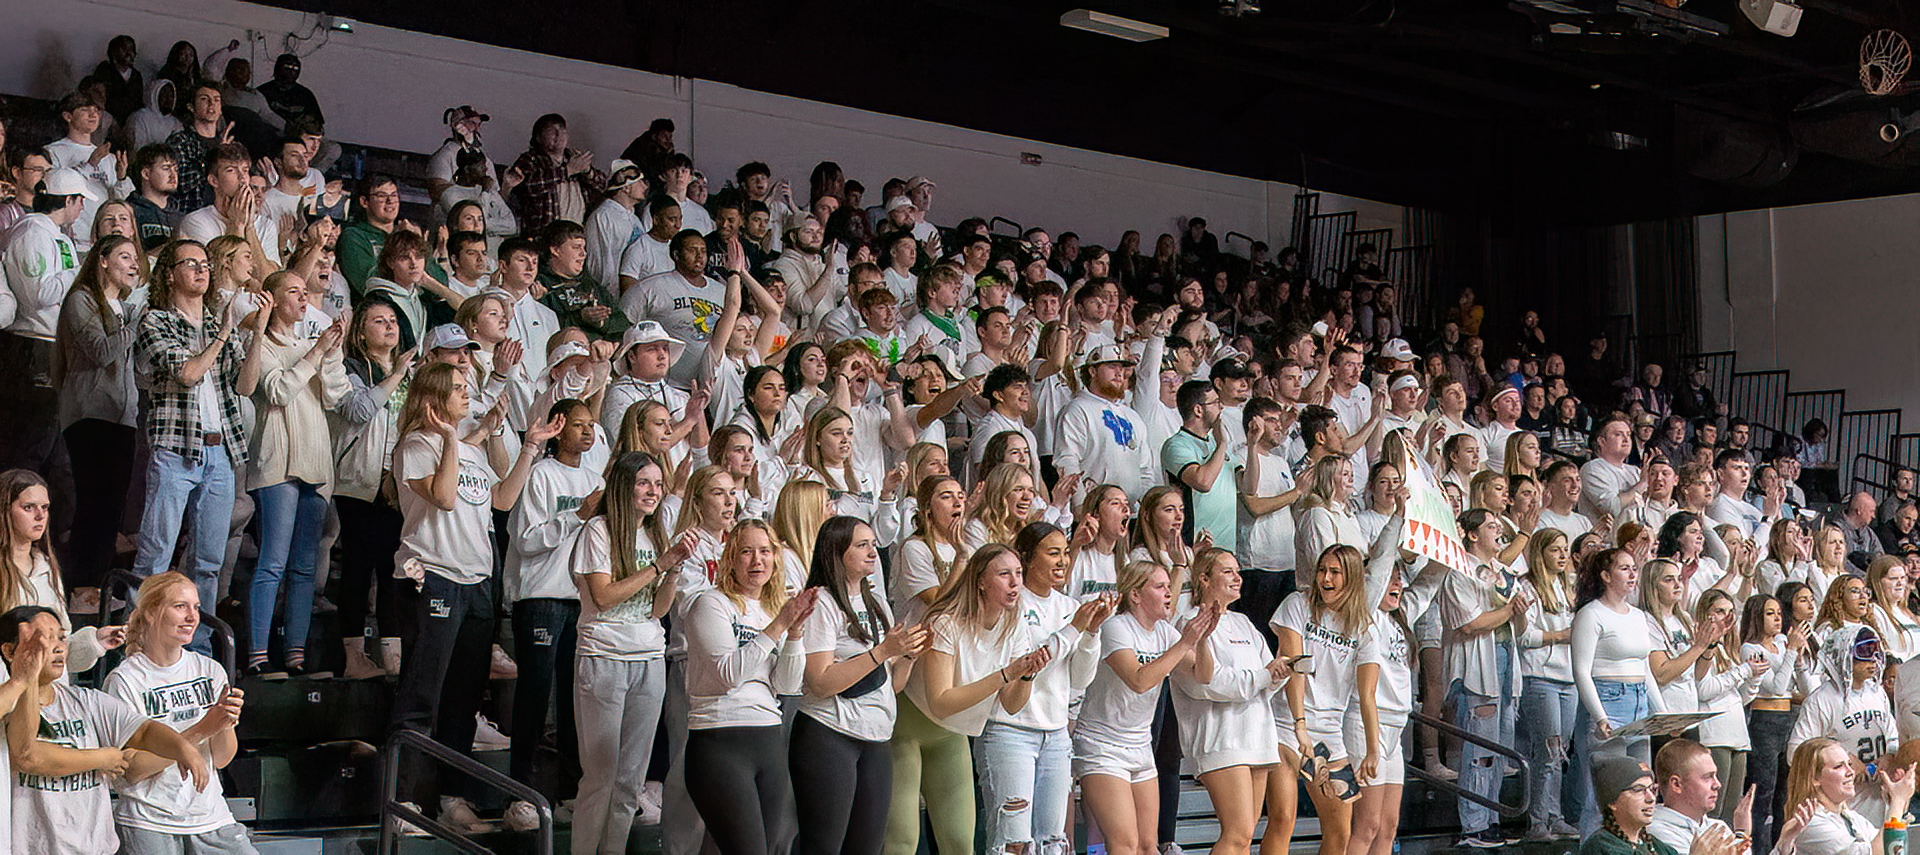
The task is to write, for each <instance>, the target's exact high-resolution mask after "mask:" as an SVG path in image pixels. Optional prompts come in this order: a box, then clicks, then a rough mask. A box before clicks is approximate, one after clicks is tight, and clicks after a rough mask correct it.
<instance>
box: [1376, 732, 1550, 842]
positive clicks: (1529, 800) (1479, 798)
mask: <svg viewBox="0 0 1920 855" xmlns="http://www.w3.org/2000/svg"><path fill="white" fill-rule="evenodd" d="M1407 719H1408V720H1409V722H1411V723H1413V724H1422V725H1426V726H1427V727H1431V728H1433V729H1434V730H1438V731H1440V732H1441V733H1444V734H1446V735H1448V736H1451V737H1454V738H1455V739H1459V740H1460V741H1462V742H1470V743H1473V744H1474V745H1478V746H1480V747H1481V748H1484V749H1486V750H1488V751H1491V752H1493V753H1495V754H1498V755H1500V756H1501V757H1505V758H1507V759H1508V760H1511V761H1513V762H1514V763H1515V764H1516V765H1518V766H1519V767H1520V803H1519V804H1517V805H1510V804H1507V803H1506V802H1503V801H1500V800H1498V799H1490V798H1487V797H1486V796H1483V795H1480V794H1479V793H1473V792H1468V791H1467V790H1465V789H1464V788H1462V787H1461V786H1460V785H1459V784H1456V783H1454V782H1452V781H1448V780H1445V779H1442V778H1439V777H1436V776H1434V775H1431V774H1428V773H1427V770H1426V769H1424V768H1421V767H1420V766H1419V765H1417V764H1414V763H1408V764H1407V774H1408V775H1411V776H1413V777H1415V778H1419V779H1420V780H1421V781H1423V782H1425V783H1426V785H1427V786H1429V787H1433V788H1434V789H1437V790H1441V791H1444V792H1449V793H1452V794H1454V795H1455V796H1457V797H1459V798H1463V799H1466V800H1467V801H1470V802H1473V803H1474V804H1477V805H1479V806H1481V807H1484V808H1486V809H1488V810H1490V811H1493V812H1494V813H1497V814H1500V815H1501V816H1504V817H1506V818H1508V819H1513V818H1515V817H1519V816H1525V815H1526V813H1527V808H1529V807H1532V806H1533V767H1532V764H1530V763H1528V762H1527V758H1526V757H1523V756H1521V754H1520V752H1518V751H1515V750H1513V749H1511V748H1508V747H1507V746H1505V745H1501V744H1500V743H1498V742H1495V741H1493V740H1491V739H1487V738H1486V737H1483V736H1480V735H1478V734H1475V733H1471V732H1469V731H1467V730H1465V729H1462V728H1460V727H1458V726H1456V725H1454V724H1453V723H1452V722H1448V721H1442V720H1440V719H1437V718H1434V717H1433V716H1430V715H1427V714H1426V713H1423V712H1419V711H1415V712H1411V713H1408V714H1407Z"/></svg>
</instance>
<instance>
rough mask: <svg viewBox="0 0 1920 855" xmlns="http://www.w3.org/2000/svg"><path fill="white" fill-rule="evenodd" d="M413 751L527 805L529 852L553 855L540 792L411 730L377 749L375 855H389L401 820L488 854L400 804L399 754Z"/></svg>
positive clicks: (549, 818) (548, 812)
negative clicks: (535, 823) (534, 822)
mask: <svg viewBox="0 0 1920 855" xmlns="http://www.w3.org/2000/svg"><path fill="white" fill-rule="evenodd" d="M402 748H413V749H416V750H418V751H419V752H420V753H422V754H425V755H427V756H428V757H431V758H433V759H435V760H438V761H440V762H442V763H445V764H447V765H448V766H452V767H453V768H455V769H457V770H459V771H461V772H465V773H466V774H468V775H472V776H473V777H474V778H476V779H478V780H479V781H480V782H481V783H483V784H488V785H491V786H493V787H495V788H497V789H500V790H504V791H506V793H507V794H508V795H510V796H513V797H514V798H516V799H519V800H520V801H523V802H526V803H528V804H531V805H533V807H534V810H535V811H537V812H538V813H539V815H540V828H539V829H537V831H536V833H535V835H534V838H533V839H534V851H535V852H536V853H538V855H553V806H552V805H551V804H549V803H548V802H547V797H546V796H543V795H541V794H540V791H538V790H535V789H534V788H532V787H529V786H527V785H526V784H522V783H520V782H519V781H516V780H514V779H513V778H511V777H508V776H507V775H506V774H505V773H502V772H499V771H497V770H495V769H494V768H493V767H491V766H487V765H485V764H483V763H481V762H480V761H478V760H475V759H473V758H472V757H468V756H467V755H465V754H461V753H460V752H458V751H455V750H453V749H452V748H448V747H447V746H445V745H442V744H440V743H439V742H436V741H435V740H434V739H433V737H431V736H428V735H426V734H424V733H421V732H419V731H417V730H401V731H397V732H395V733H394V734H393V736H392V738H390V739H388V740H387V745H386V747H385V748H383V749H381V751H380V754H381V763H382V768H381V775H380V844H379V849H378V852H379V855H394V852H395V850H396V846H397V844H398V843H399V838H400V829H399V823H398V822H396V820H406V821H407V822H410V823H413V824H414V825H416V826H419V827H420V829H421V830H423V831H425V832H426V833H427V834H429V835H432V836H433V837H434V839H436V840H440V841H443V842H445V843H448V844H450V845H452V846H454V847H455V848H457V849H460V850H461V851H463V852H471V853H473V855H491V853H492V852H493V850H491V849H488V848H487V847H485V846H481V845H480V844H478V843H475V842H473V841H472V840H471V839H469V838H468V837H467V835H465V834H463V833H461V832H459V831H456V830H454V828H453V827H452V826H449V825H446V824H444V823H442V822H440V821H439V820H434V819H428V818H427V817H426V815H425V814H422V813H421V812H420V811H419V810H417V809H415V808H412V807H409V806H407V805H405V804H402V803H401V802H400V799H399V794H400V750H401V749H402Z"/></svg>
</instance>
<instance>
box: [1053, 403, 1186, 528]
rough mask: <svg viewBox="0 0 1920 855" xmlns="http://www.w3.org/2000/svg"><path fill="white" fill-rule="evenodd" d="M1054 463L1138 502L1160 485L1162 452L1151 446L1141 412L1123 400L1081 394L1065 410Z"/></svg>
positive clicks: (1060, 469) (1063, 410)
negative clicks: (1147, 441) (1143, 429)
mask: <svg viewBox="0 0 1920 855" xmlns="http://www.w3.org/2000/svg"><path fill="white" fill-rule="evenodd" d="M1057 424H1058V430H1059V435H1058V437H1057V441H1056V442H1055V445H1054V451H1053V465H1054V468H1055V469H1056V470H1058V471H1060V472H1078V473H1080V474H1081V475H1083V476H1085V478H1086V483H1088V484H1090V485H1097V484H1112V485H1114V486H1116V487H1119V488H1120V489H1121V490H1124V491H1126V494H1127V498H1129V499H1132V500H1134V501H1136V502H1137V501H1139V500H1140V496H1141V495H1142V494H1144V493H1146V492H1147V488H1149V487H1152V486H1153V485H1155V484H1157V483H1159V481H1160V473H1159V469H1160V466H1159V460H1158V457H1159V455H1158V454H1157V452H1158V449H1151V448H1148V446H1147V443H1146V437H1144V436H1143V435H1142V431H1141V427H1142V422H1141V419H1140V414H1139V413H1136V412H1134V411H1133V408H1132V407H1129V406H1127V405H1126V404H1123V403H1120V402H1119V401H1109V400H1107V399H1106V398H1102V397H1100V396H1098V395H1095V394H1093V393H1092V392H1082V393H1080V396H1079V397H1077V398H1074V399H1073V400H1072V401H1071V402H1069V403H1068V404H1067V406H1066V407H1065V408H1064V409H1062V410H1061V411H1060V417H1059V421H1058V423H1057Z"/></svg>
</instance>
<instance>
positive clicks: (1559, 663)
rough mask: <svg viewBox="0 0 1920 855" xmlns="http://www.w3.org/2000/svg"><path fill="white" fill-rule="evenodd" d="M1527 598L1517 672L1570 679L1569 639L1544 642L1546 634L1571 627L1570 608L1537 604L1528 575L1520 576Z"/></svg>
mask: <svg viewBox="0 0 1920 855" xmlns="http://www.w3.org/2000/svg"><path fill="white" fill-rule="evenodd" d="M1520 584H1521V585H1523V586H1525V588H1526V591H1527V593H1528V594H1529V595H1530V599H1531V602H1530V603H1529V604H1528V605H1527V614H1526V630H1525V631H1524V632H1522V633H1520V674H1521V676H1523V677H1538V678H1540V679H1543V680H1557V681H1559V682H1562V683H1571V682H1573V642H1572V639H1568V640H1567V641H1562V642H1559V643H1556V644H1548V643H1547V641H1546V634H1547V633H1549V632H1559V631H1561V630H1567V629H1572V628H1573V610H1572V608H1571V607H1570V606H1571V604H1569V608H1567V609H1566V610H1564V611H1559V612H1550V611H1547V610H1546V608H1545V607H1544V606H1542V605H1540V592H1539V589H1538V588H1537V587H1535V586H1534V584H1533V580H1532V579H1522V580H1521V581H1520Z"/></svg>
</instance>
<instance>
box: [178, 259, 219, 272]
mask: <svg viewBox="0 0 1920 855" xmlns="http://www.w3.org/2000/svg"><path fill="white" fill-rule="evenodd" d="M173 266H175V267H185V268H187V269H188V270H212V269H213V264H212V263H211V262H207V261H201V260H200V259H198V258H182V259H180V260H179V261H176V262H174V263H173Z"/></svg>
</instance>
